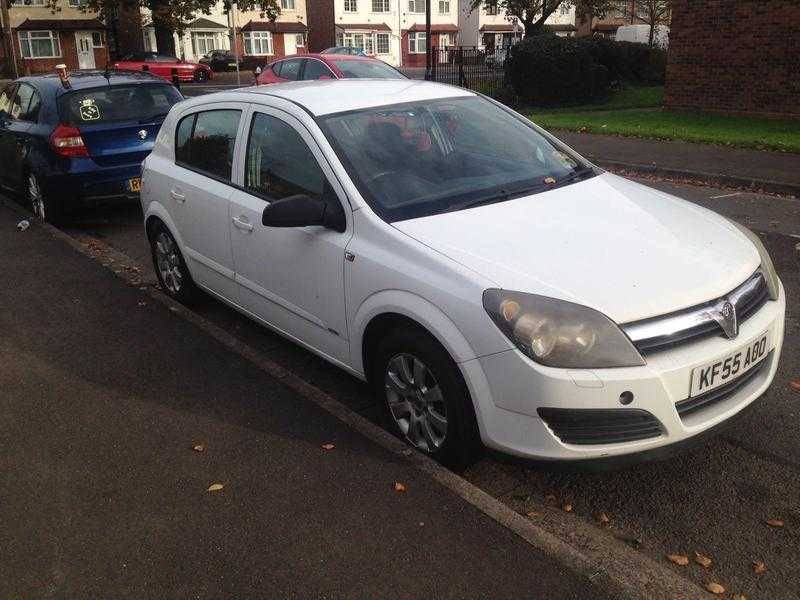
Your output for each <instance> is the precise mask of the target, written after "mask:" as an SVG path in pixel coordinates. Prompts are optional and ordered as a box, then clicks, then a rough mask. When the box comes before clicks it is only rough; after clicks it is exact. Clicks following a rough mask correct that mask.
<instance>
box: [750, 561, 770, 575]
mask: <svg viewBox="0 0 800 600" xmlns="http://www.w3.org/2000/svg"><path fill="white" fill-rule="evenodd" d="M766 572H767V565H765V564H764V561H761V560H754V561H753V573H755V574H756V575H762V574H764V573H766Z"/></svg>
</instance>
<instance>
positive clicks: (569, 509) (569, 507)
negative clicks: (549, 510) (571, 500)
mask: <svg viewBox="0 0 800 600" xmlns="http://www.w3.org/2000/svg"><path fill="white" fill-rule="evenodd" d="M561 508H562V510H563V511H564V512H572V504H565V505H564V506H562V507H561Z"/></svg>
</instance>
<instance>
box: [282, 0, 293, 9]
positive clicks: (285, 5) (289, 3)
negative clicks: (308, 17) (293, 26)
mask: <svg viewBox="0 0 800 600" xmlns="http://www.w3.org/2000/svg"><path fill="white" fill-rule="evenodd" d="M294 9H295V4H294V0H281V10H294Z"/></svg>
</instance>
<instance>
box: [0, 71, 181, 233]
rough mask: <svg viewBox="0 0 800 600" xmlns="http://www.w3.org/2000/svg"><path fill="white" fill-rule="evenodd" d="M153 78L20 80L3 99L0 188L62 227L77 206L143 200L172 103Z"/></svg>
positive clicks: (172, 92) (86, 75)
mask: <svg viewBox="0 0 800 600" xmlns="http://www.w3.org/2000/svg"><path fill="white" fill-rule="evenodd" d="M182 99H183V96H181V94H180V92H179V91H178V90H176V89H175V87H174V86H172V85H169V84H167V83H164V81H162V80H161V79H159V78H158V77H155V76H153V75H148V74H147V73H128V72H124V73H123V72H114V71H112V72H110V73H109V74H108V76H107V77H106V74H105V73H104V72H102V71H78V72H75V73H72V74H71V75H70V76H69V78H68V82H67V84H66V85H65V84H64V83H62V81H61V80H60V79H59V77H58V76H57V75H55V74H53V75H38V76H32V77H22V78H20V79H18V80H16V81H14V82H13V83H11V84H9V85H7V86H6V87H5V88H3V89H2V92H0V164H2V165H3V168H2V169H0V186H2V187H3V188H5V189H7V190H9V191H12V192H15V193H18V194H20V195H22V196H23V197H24V198H25V199H26V202H28V203H29V204H30V206H31V208H32V209H33V212H34V213H35V214H37V215H38V216H39V217H41V218H42V219H44V220H46V221H49V222H58V221H59V220H61V219H62V218H63V217H64V216H65V215H66V214H67V213H68V212H69V210H70V209H72V208H74V207H77V206H79V205H85V204H96V203H98V202H113V201H120V200H126V199H128V200H138V197H139V184H140V178H139V176H140V171H141V163H142V160H143V159H144V158H145V156H147V154H148V153H149V152H150V149H151V148H152V147H153V143H154V141H155V139H156V135H157V134H158V130H159V128H160V127H161V122H162V121H163V120H164V117H166V115H167V113H168V112H169V110H170V108H171V107H172V105H173V104H175V103H176V102H178V101H180V100H182Z"/></svg>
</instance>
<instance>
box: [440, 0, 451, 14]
mask: <svg viewBox="0 0 800 600" xmlns="http://www.w3.org/2000/svg"><path fill="white" fill-rule="evenodd" d="M445 5H447V8H446V9H444V10H442V7H443V6H445ZM439 14H440V15H449V14H450V0H439Z"/></svg>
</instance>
